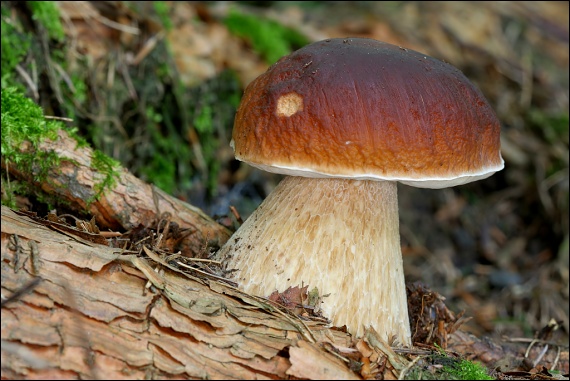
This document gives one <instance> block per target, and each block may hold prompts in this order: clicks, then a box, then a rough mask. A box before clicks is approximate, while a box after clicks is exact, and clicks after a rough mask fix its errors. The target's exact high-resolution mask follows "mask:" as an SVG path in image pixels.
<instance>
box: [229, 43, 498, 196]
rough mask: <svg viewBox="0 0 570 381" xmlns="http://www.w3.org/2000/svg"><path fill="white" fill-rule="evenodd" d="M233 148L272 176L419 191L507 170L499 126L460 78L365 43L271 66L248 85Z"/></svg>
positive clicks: (443, 66) (313, 48)
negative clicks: (382, 183) (398, 185)
mask: <svg viewBox="0 0 570 381" xmlns="http://www.w3.org/2000/svg"><path fill="white" fill-rule="evenodd" d="M232 146H233V148H234V151H235V156H236V158H237V159H238V160H241V161H244V162H247V163H249V164H250V165H252V166H255V167H258V168H260V169H263V170H266V171H269V172H275V173H281V174H285V175H293V176H305V177H336V178H338V177H340V178H347V179H362V180H389V181H400V182H402V183H404V184H408V185H412V186H417V187H423V188H443V187H448V186H454V185H459V184H464V183H468V182H471V181H475V180H479V179H483V178H486V177H488V176H490V175H492V174H493V173H495V172H496V171H499V170H501V169H502V168H503V166H504V163H503V159H502V157H501V154H500V123H499V120H498V119H497V116H496V115H495V113H494V111H493V109H492V108H491V106H490V105H489V103H488V102H487V101H486V99H485V98H484V96H483V95H482V93H481V92H480V91H479V90H478V89H477V88H476V87H475V86H474V85H473V84H472V83H471V82H470V81H469V80H468V79H467V77H465V75H463V73H462V72H461V71H459V70H458V69H457V68H455V67H453V66H452V65H450V64H447V63H445V62H442V61H439V60H437V59H434V58H432V57H429V56H427V55H425V54H422V53H419V52H416V51H413V50H410V49H404V48H402V47H399V46H395V45H391V44H388V43H385V42H381V41H377V40H373V39H368V38H346V39H342V38H335V39H328V40H323V41H319V42H315V43H312V44H309V45H307V46H305V47H303V48H301V49H299V50H297V51H295V52H293V53H292V54H290V55H288V56H285V57H283V58H281V59H280V60H279V61H278V62H276V63H275V64H273V65H272V66H271V67H270V68H269V69H268V70H267V71H266V72H265V73H263V74H262V75H260V76H259V77H257V78H256V79H255V80H254V81H253V82H251V83H250V84H249V85H248V86H247V88H246V90H245V93H244V96H243V98H242V101H241V104H240V106H239V108H238V111H237V114H236V118H235V122H234V129H233V135H232Z"/></svg>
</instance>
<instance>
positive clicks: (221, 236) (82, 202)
mask: <svg viewBox="0 0 570 381" xmlns="http://www.w3.org/2000/svg"><path fill="white" fill-rule="evenodd" d="M57 136H58V137H57V139H56V140H51V139H48V138H46V139H44V140H43V141H41V142H40V143H39V144H38V145H37V147H36V146H34V145H33V144H31V143H30V142H27V141H25V142H23V143H22V144H21V145H20V146H19V147H17V149H18V150H19V151H20V152H21V153H23V154H32V155H35V156H36V157H39V156H40V155H38V153H55V154H56V155H57V156H58V158H59V165H58V166H57V167H54V168H49V169H48V171H47V177H46V178H42V177H41V176H37V172H38V171H39V167H41V165H42V164H43V163H41V162H36V163H32V168H31V170H30V168H27V167H24V166H22V165H19V163H17V162H10V163H9V165H7V163H6V162H5V161H4V160H2V168H3V169H5V170H7V171H8V174H9V176H10V178H11V179H19V180H23V181H25V182H26V183H28V184H30V185H31V188H32V189H33V188H37V189H38V190H40V189H41V191H42V192H44V194H47V195H50V196H52V198H54V199H56V200H57V201H58V202H60V203H62V204H64V205H68V206H69V207H70V208H71V209H73V210H76V211H78V212H83V213H84V214H90V215H92V216H94V217H95V219H96V222H97V225H98V226H99V227H100V228H101V229H113V230H115V229H121V230H128V229H131V228H133V227H137V226H139V225H143V226H149V225H150V224H151V223H153V222H156V221H158V220H159V219H160V218H162V217H163V216H167V219H169V221H170V222H173V223H175V224H177V225H178V227H179V228H180V229H181V230H185V231H186V234H185V238H184V239H183V240H182V241H181V242H180V244H179V247H178V249H180V250H181V251H182V253H183V255H187V256H199V255H200V253H203V252H205V251H206V250H205V248H213V249H217V248H219V247H221V246H222V245H223V244H224V243H225V242H226V241H227V240H228V238H229V236H230V235H231V232H230V231H229V230H228V229H227V228H225V227H224V226H222V225H220V224H218V223H216V222H215V221H213V220H212V219H211V218H210V217H209V216H207V215H206V214H205V213H204V212H203V211H201V210H200V209H199V208H196V207H194V206H192V205H190V204H188V203H185V202H183V201H181V200H179V199H177V198H175V197H172V196H171V195H169V194H167V193H165V192H163V191H162V190H160V189H158V188H157V187H155V186H152V185H150V184H147V183H145V182H144V181H142V180H140V179H138V178H137V177H135V176H134V175H133V174H131V173H130V172H129V171H128V170H127V169H125V168H122V167H117V168H113V169H112V170H113V171H115V174H114V175H113V181H110V182H109V183H110V184H108V185H107V186H106V187H105V188H103V189H101V185H100V184H101V181H103V178H104V176H106V175H108V174H104V173H102V172H101V171H100V170H99V169H97V168H96V166H94V165H93V161H94V152H95V151H93V149H91V148H90V147H84V146H83V147H81V146H79V145H78V142H77V141H76V140H75V139H74V138H72V137H71V136H69V134H68V133H67V132H66V131H64V130H61V129H60V130H58V132H57Z"/></svg>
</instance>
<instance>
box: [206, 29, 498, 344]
mask: <svg viewBox="0 0 570 381" xmlns="http://www.w3.org/2000/svg"><path fill="white" fill-rule="evenodd" d="M499 137H500V123H499V121H498V119H497V117H496V115H495V113H494V112H493V110H492V108H491V107H490V105H489V104H488V102H487V101H486V100H485V98H484V96H483V95H482V93H481V92H480V91H479V90H478V89H477V88H476V87H475V86H474V85H473V84H472V83H471V82H469V80H468V79H467V78H466V77H465V76H464V75H463V73H461V72H460V71H459V70H458V69H456V68H455V67H453V66H451V65H449V64H447V63H444V62H442V61H439V60H437V59H434V58H431V57H429V56H427V55H425V54H422V53H419V52H416V51H413V50H410V49H404V48H402V47H398V46H395V45H391V44H388V43H384V42H380V41H376V40H373V39H367V38H345V39H340V38H339V39H328V40H324V41H319V42H315V43H312V44H309V45H307V46H305V47H303V48H301V49H299V50H297V51H295V52H293V53H292V54H290V55H288V56H285V57H283V58H281V59H280V60H279V61H278V62H276V63H275V64H274V65H272V66H271V67H270V68H269V69H268V70H267V71H266V72H265V73H263V74H262V75H260V76H259V77H257V78H256V79H255V80H254V81H253V82H252V83H250V84H249V85H248V86H247V88H246V90H245V92H244V95H243V98H242V101H241V104H240V106H239V108H238V111H237V114H236V118H235V123H234V129H233V134H232V143H231V145H232V147H233V148H234V152H235V157H236V158H237V159H238V160H241V161H244V162H246V163H248V164H249V165H252V166H254V167H257V168H260V169H262V170H265V171H269V172H275V173H280V174H284V175H287V176H286V177H284V179H283V180H282V181H281V182H280V183H279V185H278V186H277V187H276V188H275V189H274V190H273V191H272V192H271V194H270V195H269V196H268V197H267V198H266V199H265V200H264V201H263V203H262V204H261V205H260V206H259V207H258V208H257V209H256V210H255V211H254V213H253V214H252V215H251V216H250V217H249V218H248V219H247V220H246V221H245V222H244V224H243V225H242V226H241V227H240V228H239V229H238V230H237V231H236V232H235V233H234V235H233V236H232V237H231V238H230V240H229V241H228V242H227V243H226V244H225V245H224V246H223V247H222V248H221V249H220V251H219V252H218V254H217V257H218V258H220V259H222V260H223V263H224V265H225V267H226V268H227V270H234V273H233V274H234V275H233V279H234V280H235V281H236V282H237V283H238V284H239V287H240V288H241V289H243V290H244V291H246V292H248V293H250V294H256V295H260V296H267V295H269V294H270V293H272V292H273V291H275V290H277V291H279V292H282V291H284V290H285V289H287V288H288V287H289V286H295V285H308V286H309V287H310V288H311V289H312V288H313V287H317V288H318V291H319V293H320V295H327V296H326V297H324V298H323V302H322V305H321V306H320V307H321V308H322V311H323V312H324V314H325V316H327V317H328V318H330V319H331V321H332V323H333V324H334V325H337V326H341V325H346V326H347V328H348V330H349V332H351V333H352V334H353V335H356V336H360V335H362V334H363V332H364V329H365V328H366V327H367V326H372V327H374V328H375V329H376V331H378V333H379V334H380V335H381V337H382V338H383V339H385V340H387V341H388V342H394V339H395V340H397V342H399V343H400V344H402V345H410V344H411V337H410V325H409V318H408V307H407V298H406V288H405V282H404V271H403V261H402V253H401V247H400V233H399V220H398V197H397V185H396V184H397V182H401V183H403V184H406V185H411V186H415V187H423V188H434V189H437V188H444V187H452V186H456V185H460V184H465V183H468V182H471V181H475V180H480V179H484V178H486V177H488V176H490V175H492V174H493V173H495V172H496V171H499V170H501V169H502V168H503V159H502V157H501V154H500V141H499Z"/></svg>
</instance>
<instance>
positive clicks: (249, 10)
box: [2, 1, 569, 342]
mask: <svg viewBox="0 0 570 381" xmlns="http://www.w3.org/2000/svg"><path fill="white" fill-rule="evenodd" d="M48 4H52V5H55V7H53V9H51V8H49V7H45V6H43V5H41V4H39V3H38V2H26V3H23V2H2V88H5V87H7V86H14V85H15V86H18V87H21V88H22V90H23V91H25V92H26V94H27V95H28V96H30V97H31V98H33V99H34V100H36V101H37V102H38V103H39V104H40V105H42V106H43V107H44V110H45V112H46V115H53V116H61V117H67V118H71V119H72V120H73V122H70V123H69V125H70V126H75V127H77V128H78V130H79V133H80V134H81V135H83V136H84V137H85V138H86V139H88V141H89V142H90V143H91V144H92V145H93V146H94V147H96V148H98V149H100V150H102V151H103V152H105V153H106V154H108V155H109V156H112V157H114V158H116V159H118V160H119V161H120V162H121V163H122V164H123V166H125V167H126V168H129V170H130V171H131V172H133V173H134V174H136V175H137V176H139V177H141V178H142V179H144V180H146V181H149V182H152V183H154V184H156V185H157V186H159V187H160V188H162V189H164V190H165V191H167V192H169V193H171V194H174V195H176V196H177V197H179V198H181V199H184V200H186V201H188V202H190V203H192V204H194V205H197V206H199V207H201V208H202V209H204V210H205V211H206V212H207V213H208V214H210V215H212V216H215V217H216V218H218V220H219V221H220V222H221V223H224V224H226V225H229V226H232V227H233V228H235V227H237V224H236V222H235V219H233V218H232V216H231V214H230V212H229V207H230V205H232V206H235V207H236V208H237V210H238V211H239V213H240V214H241V216H242V217H243V218H246V217H247V216H248V215H249V214H250V213H251V212H252V211H253V210H254V209H255V207H256V206H257V205H259V203H260V202H261V201H262V200H263V199H264V198H265V197H266V196H267V194H268V193H269V192H270V191H271V190H272V189H273V188H274V187H275V186H276V185H277V183H278V182H279V180H280V178H281V177H280V176H278V175H272V174H268V173H264V172H261V171H258V170H255V169H252V168H251V167H249V166H247V165H244V164H240V163H239V162H237V161H235V160H234V159H233V152H232V150H231V148H230V147H229V141H230V138H231V129H232V124H233V117H234V113H235V110H236V107H237V106H238V104H239V100H240V97H241V94H242V92H243V89H244V88H245V86H246V85H247V84H248V83H249V82H250V81H251V80H252V79H254V78H255V77H257V76H258V75H259V74H261V73H263V72H264V71H265V70H266V69H267V68H268V66H269V65H270V64H272V63H273V62H275V61H276V60H277V59H278V58H280V57H281V56H283V55H285V54H288V53H289V52H291V51H293V50H295V49H298V48H300V47H302V46H304V45H305V44H307V43H310V42H312V41H317V40H321V39H325V38H331V37H369V38H374V39H378V40H382V41H386V42H389V43H392V44H397V45H400V46H403V47H406V48H409V49H414V50H417V51H420V52H423V53H426V54H428V55H430V56H432V57H435V58H438V59H440V60H444V61H446V62H449V63H451V64H452V65H454V66H456V67H458V68H459V69H461V70H462V71H463V72H464V74H465V75H466V76H467V77H468V78H470V79H471V80H472V81H473V82H474V83H475V84H476V85H477V86H478V87H480V88H481V90H482V91H483V93H484V94H485V96H486V97H487V99H488V100H489V102H490V103H491V105H492V106H493V108H494V109H495V110H496V112H497V115H498V117H499V119H500V120H501V122H502V138H501V143H502V155H503V158H504V159H505V169H504V170H503V171H501V172H499V173H496V174H495V175H493V176H492V177H490V178H488V179H485V180H482V181H479V182H476V183H472V184H467V185H463V186H459V187H454V188H449V189H442V190H429V189H416V188H412V187H408V186H404V185H399V197H400V222H401V229H400V230H401V236H402V246H403V254H404V264H405V273H406V279H407V281H421V282H423V283H425V284H426V285H427V286H429V287H430V288H431V289H433V290H435V291H437V292H439V293H441V294H442V295H444V296H445V297H446V298H447V302H448V307H449V308H450V309H452V310H453V311H456V312H459V311H462V310H465V311H466V315H467V316H472V317H473V318H474V319H473V320H471V321H470V322H468V323H467V324H466V326H464V329H465V330H467V331H470V332H473V333H474V334H476V335H478V336H480V335H492V336H496V337H505V336H507V337H520V336H525V337H530V336H532V335H533V333H534V332H535V331H536V330H539V329H540V328H541V327H543V326H545V325H546V324H548V322H549V321H550V320H551V319H555V320H556V321H558V322H559V323H560V324H561V326H562V328H561V329H560V330H559V331H558V332H557V333H556V335H557V336H555V338H556V339H557V340H564V341H565V342H567V341H568V324H569V322H568V316H569V313H568V301H569V289H568V279H569V273H568V260H569V259H568V250H569V249H568V197H569V190H568V187H569V180H568V178H569V173H568V161H569V159H568V124H569V122H568V98H569V90H568V83H569V81H568V59H569V54H568V45H569V37H568V32H569V30H568V11H569V6H568V2H415V1H391V2H362V1H360V2H359V1H352V2H343V1H338V2H313V1H308V2H295V1H290V2H273V1H264V2H261V1H260V2H255V1H250V2H248V1H244V2H114V1H113V2H111V1H109V2H105V1H104V2H81V1H79V2H49V3H48ZM54 12H55V13H54ZM3 176H4V174H3ZM22 196H25V197H21V198H20V199H19V205H20V207H25V208H27V209H31V210H35V211H37V212H38V213H42V212H45V211H46V210H47V208H48V207H50V206H47V205H44V204H43V203H42V202H40V200H39V199H38V198H37V197H35V196H33V195H22ZM59 207H60V208H65V207H64V206H59ZM269 291H270V290H268V293H269Z"/></svg>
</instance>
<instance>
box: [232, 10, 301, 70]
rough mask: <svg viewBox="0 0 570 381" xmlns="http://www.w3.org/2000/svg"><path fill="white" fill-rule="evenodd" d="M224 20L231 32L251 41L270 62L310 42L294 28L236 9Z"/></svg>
mask: <svg viewBox="0 0 570 381" xmlns="http://www.w3.org/2000/svg"><path fill="white" fill-rule="evenodd" d="M224 22H225V24H226V26H227V28H228V29H229V31H230V32H231V33H233V34H235V35H236V36H238V37H241V38H244V39H246V40H247V41H249V42H250V43H251V45H252V46H253V48H254V49H255V51H257V52H258V53H259V54H261V56H262V57H263V58H264V59H265V61H266V62H267V63H268V64H273V63H275V62H276V61H277V60H278V59H279V58H281V57H283V56H285V55H287V54H289V53H291V51H292V50H294V49H296V48H299V47H302V46H304V45H306V44H308V43H309V40H308V39H307V38H306V37H305V36H304V35H303V34H301V33H299V32H297V31H296V30H294V29H291V28H288V27H286V26H283V25H281V24H279V23H278V22H276V21H273V20H269V19H266V18H261V17H259V16H253V15H246V14H243V13H241V12H239V11H237V10H235V9H232V10H230V12H229V14H228V16H227V17H226V18H225V20H224Z"/></svg>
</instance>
